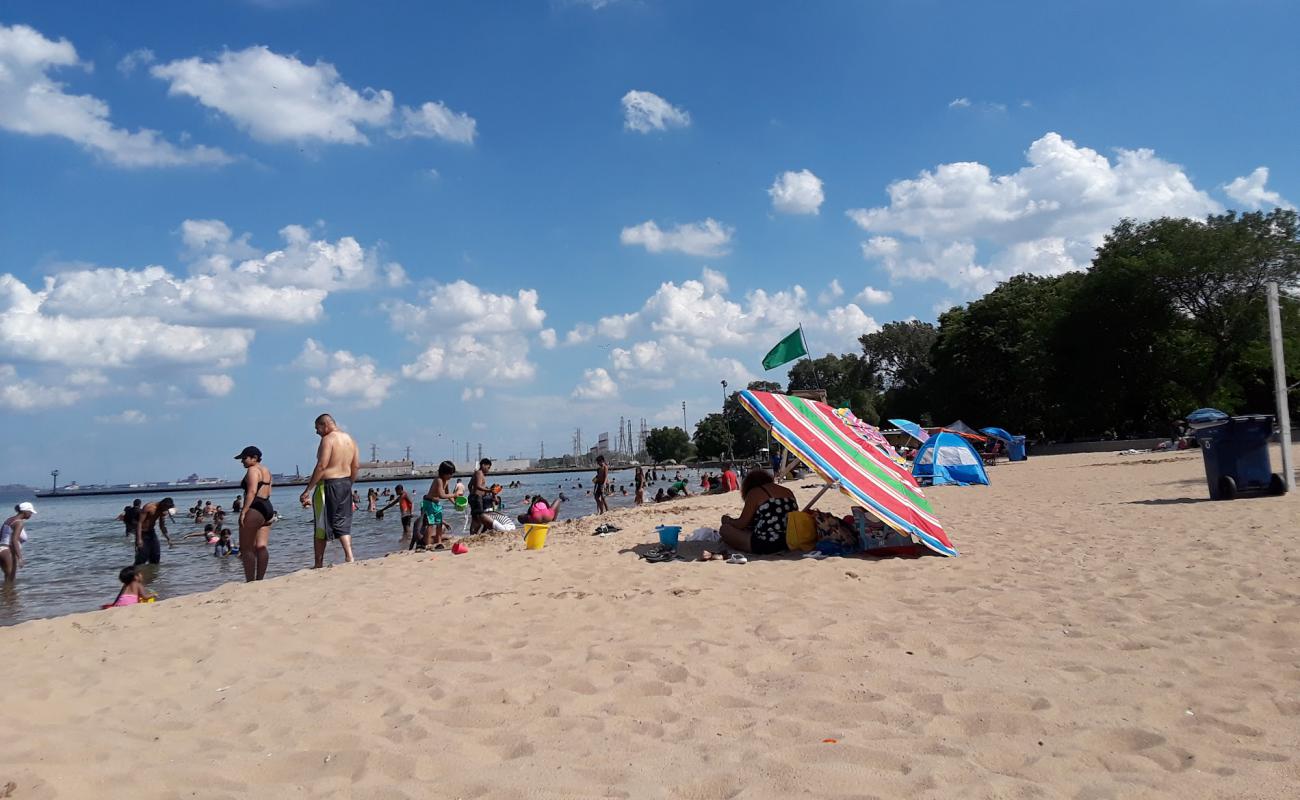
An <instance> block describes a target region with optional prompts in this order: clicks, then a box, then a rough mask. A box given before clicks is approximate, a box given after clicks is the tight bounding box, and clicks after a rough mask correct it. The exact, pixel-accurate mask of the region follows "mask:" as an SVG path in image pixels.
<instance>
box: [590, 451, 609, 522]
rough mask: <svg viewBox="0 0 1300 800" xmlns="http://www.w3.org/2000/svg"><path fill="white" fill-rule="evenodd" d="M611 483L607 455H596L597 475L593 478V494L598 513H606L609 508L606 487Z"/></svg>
mask: <svg viewBox="0 0 1300 800" xmlns="http://www.w3.org/2000/svg"><path fill="white" fill-rule="evenodd" d="M608 484H609V467H607V466H605V457H604V456H596V477H594V478H592V479H591V485H592V492H591V493H592V495H593V496H594V497H595V498H596V513H597V514H604V513H605V512H606V511H608V510H609V502H608V501H607V500H605V489H606V488H607V485H608Z"/></svg>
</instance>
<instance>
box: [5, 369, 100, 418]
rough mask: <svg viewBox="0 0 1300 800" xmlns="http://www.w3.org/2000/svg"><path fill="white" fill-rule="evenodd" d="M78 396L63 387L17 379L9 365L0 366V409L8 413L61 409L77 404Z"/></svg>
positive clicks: (71, 390)
mask: <svg viewBox="0 0 1300 800" xmlns="http://www.w3.org/2000/svg"><path fill="white" fill-rule="evenodd" d="M79 397H80V396H79V394H78V392H76V391H75V390H73V389H69V388H67V387H63V386H47V385H42V384H39V383H36V382H35V381H31V380H27V379H24V378H19V377H18V370H16V369H15V368H14V367H13V366H12V365H11V364H0V408H6V409H9V410H10V411H40V410H43V409H46V408H62V407H64V406H70V405H72V404H73V403H75V402H77V400H78V399H79Z"/></svg>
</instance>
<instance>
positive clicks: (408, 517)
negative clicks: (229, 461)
mask: <svg viewBox="0 0 1300 800" xmlns="http://www.w3.org/2000/svg"><path fill="white" fill-rule="evenodd" d="M314 428H315V432H316V434H317V435H318V436H319V437H320V443H319V445H318V447H317V450H316V463H315V466H314V467H313V469H312V472H311V475H310V477H309V478H308V480H307V485H306V488H304V489H303V491H302V493H301V494H300V495H299V496H298V502H299V503H300V504H301V505H302V506H303V507H304V508H310V509H312V518H313V551H314V564H313V567H314V568H320V567H322V566H323V565H324V557H325V551H326V548H327V546H328V544H329V542H331V541H333V542H337V543H338V544H339V547H340V548H341V550H342V553H343V557H344V560H345V562H351V561H353V560H354V556H353V552H352V541H351V535H352V521H353V514H354V512H355V511H356V510H358V506H359V504H360V498H359V497H358V496H357V493H356V491H355V490H354V489H353V484H354V482H355V481H356V480H357V473H358V470H359V467H360V458H359V453H358V450H357V445H356V442H355V441H354V440H353V439H352V437H351V436H349V435H348V434H347V433H345V432H343V431H342V430H340V429H339V427H338V424H337V423H336V422H335V421H334V418H333V417H332V416H330V415H329V414H321V415H320V416H319V417H317V418H316V420H315V422H314ZM235 459H236V460H238V461H239V462H240V464H241V466H243V468H244V470H245V472H244V476H243V479H242V481H241V482H240V489H241V492H240V494H239V496H237V497H236V498H235V500H234V502H233V503H232V504H231V514H234V515H236V517H237V531H238V533H237V538H236V535H234V534H232V531H231V528H230V527H227V526H226V518H227V513H226V511H225V510H224V509H223V508H222V507H221V506H214V505H213V504H212V503H211V502H210V501H202V500H201V501H199V502H198V503H196V504H195V506H194V507H192V508H190V509H189V510H188V512H187V517H188V518H190V519H192V520H193V521H194V522H195V523H199V522H202V521H203V520H204V519H208V518H210V519H211V521H210V522H208V523H207V524H205V525H204V526H203V529H202V530H196V531H193V532H190V533H186V534H184V535H182V536H181V537H179V541H181V542H184V541H186V540H189V539H201V542H202V543H203V544H205V545H209V546H212V548H213V555H214V556H230V555H235V556H238V557H239V559H240V561H241V562H242V565H243V569H244V578H245V580H247V581H256V580H262V579H263V578H265V576H266V571H267V566H268V564H269V563H270V533H271V526H272V525H273V524H274V523H275V521H276V520H277V519H279V515H278V514H277V513H276V511H275V507H274V506H273V504H272V502H271V494H272V489H273V485H274V479H273V476H272V474H271V471H270V470H269V469H268V468H267V467H266V466H265V465H264V464H263V463H262V451H261V450H260V449H259V448H258V447H256V446H253V445H250V446H248V447H245V448H244V449H243V450H241V451H240V453H239V454H238V455H236V456H235ZM491 471H492V460H491V459H488V458H483V459H481V460H480V461H479V463H478V465H477V469H475V470H474V473H473V475H472V476H471V477H470V480H469V483H468V485H466V484H464V483H462V482H461V481H460V480H454V479H455V473H456V465H455V464H454V463H452V462H451V461H444V462H442V463H441V464H439V466H438V471H437V475H436V476H434V478H433V479H432V480H431V482H430V484H429V487H428V489H427V490H426V491H425V492H424V494H423V495H422V496H421V497H420V499H419V511H418V513H416V502H415V500H414V499H413V498H412V496H411V494H410V493H409V492H408V491H407V490H406V488H405V487H404V486H403V485H401V484H399V485H398V486H396V487H395V489H394V490H393V491H392V492H391V493H390V492H389V490H387V489H384V490H383V491H382V492H381V491H380V490H378V489H369V490H368V491H367V493H366V505H367V510H368V511H373V512H374V514H375V516H376V517H377V518H380V519H382V518H383V515H384V512H385V511H387V510H388V509H390V508H392V507H394V506H397V507H398V509H399V512H400V515H401V523H402V541H403V542H404V543H406V544H407V545H408V546H409V548H411V549H431V550H440V549H444V548H445V547H446V546H447V540H448V538H449V534H450V526H449V524H448V522H447V519H446V516H445V515H444V508H443V503H450V504H452V505H453V506H454V507H455V508H457V509H465V510H466V511H467V513H468V533H470V534H477V533H485V532H491V531H495V530H504V529H508V528H512V527H513V526H514V521H516V520H517V521H518V523H520V524H524V525H527V524H548V523H551V522H554V521H555V520H556V519H557V517H558V515H559V511H560V508H561V506H562V505H563V504H564V502H565V501H566V500H567V499H568V498H567V497H566V496H565V494H564V492H563V486H562V485H561V486H557V492H558V493H557V495H556V496H555V497H553V498H547V497H545V496H543V495H541V494H531V495H526V496H525V497H524V498H523V512H522V513H520V514H518V515H517V516H516V517H514V518H513V520H512V519H511V518H510V517H508V516H507V515H506V514H505V512H504V510H503V505H504V503H503V500H502V497H501V491H502V488H503V487H502V486H501V485H500V484H494V483H490V482H489V476H490V475H491ZM453 480H454V482H453ZM656 484H662V485H659V486H658V490H657V492H656V493H655V495H654V496H653V498H650V499H651V500H652V501H653V502H666V501H669V500H673V499H675V498H678V497H689V496H691V495H692V492H691V490H690V488H689V487H688V485H687V481H686V479H685V478H684V477H683V476H682V474H681V472H680V471H678V472H677V473H676V474H675V475H673V476H672V477H668V476H667V475H666V474H665V473H663V472H661V471H660V470H659V469H657V468H655V467H650V468H648V469H647V468H646V467H642V466H637V467H636V469H635V473H634V475H633V480H632V485H633V491H634V502H635V504H636V505H641V504H643V503H645V502H647V497H646V495H647V490H648V489H649V488H651V487H653V486H655V485H656ZM511 485H512V486H515V487H518V486H521V485H522V484H521V483H519V482H518V481H512V482H511ZM576 487H581V483H579V484H576ZM699 488H700V491H701V493H706V494H707V493H715V494H716V493H722V492H729V491H736V490H739V491H740V493H741V495H742V497H743V498H744V507H743V509H742V511H741V513H740V516H738V517H730V516H724V517H723V518H722V520H721V524H720V528H719V530H720V534H721V537H722V539H723V541H724V542H726V544H727V545H728V546H730V547H732V548H733V549H736V550H741V551H744V552H751V553H773V552H779V551H780V550H782V549H784V542H785V535H784V534H785V525H786V516H787V515H788V514H789V512H790V511H793V510H796V504H795V500H794V495H793V494H792V493H791V492H790V490H789V489H786V488H785V487H783V486H781V485H779V484H778V483H776V482H775V480H774V479H773V477H772V474H771V473H770V472H767V471H766V470H761V469H756V470H752V471H750V472H749V473H748V474H747V475H746V476H745V479H744V481H743V482H740V481H738V480H737V476H736V472H735V469H734V467H732V466H730V465H728V466H727V467H726V468H725V469H723V470H722V471H721V472H720V473H718V474H716V475H714V474H708V473H706V474H705V475H703V476H702V478H701V481H700V486H699ZM616 492H621V493H622V494H623V495H626V494H627V487H626V485H623V486H619V485H617V484H616V483H615V482H614V481H613V480H612V479H611V477H610V470H609V466H608V464H607V462H606V459H605V457H604V456H603V455H602V456H599V457H598V458H597V459H596V474H595V476H594V477H593V478H592V482H591V488H590V489H589V490H588V494H589V495H591V496H592V497H593V498H594V500H595V502H596V512H597V513H598V514H599V513H604V512H606V511H608V510H609V503H608V498H609V496H611V495H614V494H615V493H616ZM384 497H389V498H390V499H389V501H388V502H387V503H386V504H385V505H383V506H380V505H379V503H380V502H381V499H382V498H384ZM14 512H15V513H14V514H13V515H12V516H10V517H9V518H7V519H5V520H4V522H3V524H0V571H2V572H3V576H4V579H5V580H6V581H12V580H14V577H15V575H16V573H17V570H18V568H19V567H20V566H21V565H22V563H23V557H22V545H23V543H24V542H26V540H27V533H26V531H25V530H24V527H25V524H26V522H27V521H28V520H30V519H31V518H32V517H33V516H34V515H35V514H36V508H35V507H34V506H33V505H32V504H31V503H30V502H23V503H19V504H18V505H16V506H15V507H14ZM176 514H177V510H176V504H175V501H174V500H173V499H172V498H170V497H164V498H162V499H161V500H157V501H153V502H149V503H144V502H142V501H141V500H136V501H135V502H134V503H132V504H131V505H129V506H126V507H125V508H124V509H123V510H122V514H121V515H119V516H118V520H119V521H121V522H122V523H123V526H124V532H125V534H126V536H127V537H128V538H130V539H131V540H132V541H133V544H134V550H135V558H134V563H133V564H132V566H130V567H127V568H124V569H123V570H122V571H121V573H120V574H119V578H120V581H121V583H122V591H121V593H119V595H118V597H117V599H116V600H115V601H114V605H129V604H134V603H136V602H145V601H147V599H148V593H147V592H146V591H145V590H144V588H143V577H142V572H141V569H140V568H141V567H142V566H143V565H146V564H158V563H159V562H160V561H161V559H162V542H163V541H165V542H166V543H167V545H168V547H172V546H174V544H175V542H174V541H173V539H172V537H171V532H170V530H169V528H168V525H169V523H173V522H174V520H175V517H176ZM160 534H161V539H160ZM458 546H463V545H458Z"/></svg>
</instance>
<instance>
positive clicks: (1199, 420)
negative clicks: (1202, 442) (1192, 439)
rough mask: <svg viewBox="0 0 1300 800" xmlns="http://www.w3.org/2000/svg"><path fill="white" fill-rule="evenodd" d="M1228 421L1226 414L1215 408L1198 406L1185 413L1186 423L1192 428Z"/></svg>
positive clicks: (1197, 428)
mask: <svg viewBox="0 0 1300 800" xmlns="http://www.w3.org/2000/svg"><path fill="white" fill-rule="evenodd" d="M1227 421H1228V415H1227V414H1225V413H1223V412H1222V411H1220V410H1219V409H1217V408H1198V409H1196V410H1195V411H1193V412H1192V413H1190V414H1188V415H1187V425H1188V427H1190V428H1191V429H1192V430H1200V429H1202V428H1210V427H1213V426H1215V425H1222V424H1223V423H1225V422H1227Z"/></svg>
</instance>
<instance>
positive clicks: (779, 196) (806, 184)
mask: <svg viewBox="0 0 1300 800" xmlns="http://www.w3.org/2000/svg"><path fill="white" fill-rule="evenodd" d="M767 193H768V194H769V195H771V196H772V208H773V209H774V210H776V211H780V212H781V213H783V214H816V213H817V212H818V210H819V209H821V206H822V202H823V201H824V200H825V199H826V195H825V194H824V193H823V192H822V179H821V178H818V177H817V176H816V175H814V174H812V173H811V172H809V171H808V170H806V169H801V170H799V171H798V172H783V173H781V174H780V175H778V176H777V178H776V180H775V181H773V183H772V188H770V189H768V190H767Z"/></svg>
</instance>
